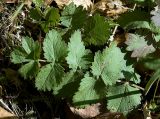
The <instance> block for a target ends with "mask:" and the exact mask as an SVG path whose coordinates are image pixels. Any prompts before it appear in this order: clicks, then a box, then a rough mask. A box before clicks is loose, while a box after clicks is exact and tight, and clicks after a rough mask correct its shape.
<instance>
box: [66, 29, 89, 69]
mask: <svg viewBox="0 0 160 119" xmlns="http://www.w3.org/2000/svg"><path fill="white" fill-rule="evenodd" d="M68 50H69V53H68V56H67V57H66V60H67V63H68V64H69V68H72V69H73V70H74V71H76V70H77V68H78V67H79V68H80V69H85V68H86V66H87V65H88V64H89V62H88V61H87V60H86V59H85V58H84V57H85V56H86V55H88V54H89V51H88V50H86V49H85V46H84V44H83V42H82V38H81V32H80V31H79V30H77V31H75V32H74V33H73V34H72V36H71V38H70V42H69V43H68Z"/></svg>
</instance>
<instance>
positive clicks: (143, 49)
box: [125, 33, 155, 58]
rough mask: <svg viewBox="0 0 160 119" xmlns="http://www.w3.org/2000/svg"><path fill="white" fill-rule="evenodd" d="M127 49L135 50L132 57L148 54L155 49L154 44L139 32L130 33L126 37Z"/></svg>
mask: <svg viewBox="0 0 160 119" xmlns="http://www.w3.org/2000/svg"><path fill="white" fill-rule="evenodd" d="M125 43H126V44H127V45H128V46H127V49H126V50H127V51H133V52H132V54H131V57H138V58H140V57H145V56H146V55H147V54H149V53H152V52H154V51H155V48H154V47H153V45H152V44H148V42H147V41H146V40H145V39H144V37H141V36H139V35H137V34H131V33H128V34H127V37H126V42H125Z"/></svg>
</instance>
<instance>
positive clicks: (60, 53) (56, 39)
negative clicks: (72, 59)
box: [43, 29, 67, 62]
mask: <svg viewBox="0 0 160 119" xmlns="http://www.w3.org/2000/svg"><path fill="white" fill-rule="evenodd" d="M43 50H44V57H45V58H46V59H47V61H48V62H55V61H58V60H60V59H63V58H64V57H65V56H66V53H67V45H66V43H65V42H64V41H62V38H61V35H60V33H58V32H57V31H56V30H54V29H53V30H51V31H49V33H48V34H47V35H46V37H45V39H44V42H43Z"/></svg>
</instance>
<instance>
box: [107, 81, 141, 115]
mask: <svg viewBox="0 0 160 119" xmlns="http://www.w3.org/2000/svg"><path fill="white" fill-rule="evenodd" d="M139 93H140V92H139V90H138V89H136V88H133V87H131V86H130V85H129V84H128V83H125V84H123V85H118V86H112V87H111V86H110V87H109V90H108V94H107V99H108V103H107V108H108V109H109V110H110V111H111V112H122V113H124V114H125V115H126V114H127V113H128V112H130V111H132V110H133V109H134V108H135V107H136V106H138V105H139V104H140V103H141V97H140V96H141V94H139Z"/></svg>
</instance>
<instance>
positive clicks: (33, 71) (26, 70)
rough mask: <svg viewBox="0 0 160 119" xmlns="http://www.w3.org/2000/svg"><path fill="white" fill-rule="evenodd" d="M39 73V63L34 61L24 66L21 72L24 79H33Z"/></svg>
mask: <svg viewBox="0 0 160 119" xmlns="http://www.w3.org/2000/svg"><path fill="white" fill-rule="evenodd" d="M38 71H39V62H36V61H34V60H32V61H30V62H29V63H27V64H25V65H23V66H22V67H21V68H20V69H19V72H20V74H21V75H22V76H23V77H24V79H27V78H28V77H29V78H33V77H35V76H36V75H37V73H38Z"/></svg>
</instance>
